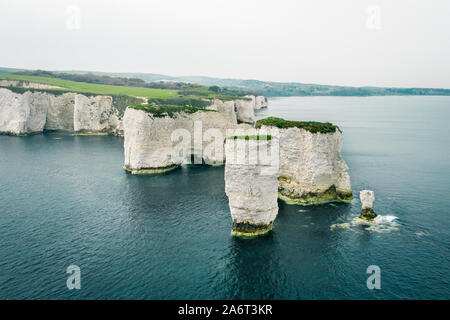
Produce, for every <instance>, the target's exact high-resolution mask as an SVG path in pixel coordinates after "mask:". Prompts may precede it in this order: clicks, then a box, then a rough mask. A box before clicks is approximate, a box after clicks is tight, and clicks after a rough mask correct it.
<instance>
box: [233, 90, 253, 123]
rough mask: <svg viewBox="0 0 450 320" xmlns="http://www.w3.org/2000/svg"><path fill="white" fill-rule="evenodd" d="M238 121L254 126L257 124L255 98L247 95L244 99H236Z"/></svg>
mask: <svg viewBox="0 0 450 320" xmlns="http://www.w3.org/2000/svg"><path fill="white" fill-rule="evenodd" d="M234 103H235V106H236V115H237V120H238V121H240V122H244V123H249V124H253V123H254V122H255V96H251V95H247V96H245V97H244V99H236V100H235V101H234Z"/></svg>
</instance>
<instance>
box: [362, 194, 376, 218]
mask: <svg viewBox="0 0 450 320" xmlns="http://www.w3.org/2000/svg"><path fill="white" fill-rule="evenodd" d="M359 198H360V199H361V206H362V208H361V213H360V214H359V218H361V219H364V220H367V221H373V219H375V218H376V217H377V214H376V213H375V212H374V211H373V202H374V200H375V193H374V192H373V191H371V190H362V191H361V192H360V193H359Z"/></svg>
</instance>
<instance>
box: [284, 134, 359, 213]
mask: <svg viewBox="0 0 450 320" xmlns="http://www.w3.org/2000/svg"><path fill="white" fill-rule="evenodd" d="M341 148H342V133H341V132H340V131H339V130H336V131H335V132H333V133H319V132H318V133H312V132H309V131H307V130H305V129H302V128H295V127H293V128H287V129H280V177H279V188H278V191H279V197H280V198H281V199H282V200H285V201H286V202H288V203H299V204H312V203H321V202H328V201H335V200H341V201H345V200H350V199H352V190H351V186H350V176H349V174H348V167H347V164H346V163H345V161H344V160H343V159H342V156H341Z"/></svg>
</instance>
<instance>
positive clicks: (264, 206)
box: [225, 139, 278, 236]
mask: <svg viewBox="0 0 450 320" xmlns="http://www.w3.org/2000/svg"><path fill="white" fill-rule="evenodd" d="M239 143H241V144H243V146H242V147H239V146H238V144H239ZM272 143H273V141H272V140H269V141H267V140H260V141H252V140H244V139H236V140H232V139H231V140H230V139H227V140H226V143H225V154H226V164H225V192H226V194H227V196H228V199H229V206H230V212H231V217H232V219H233V228H232V234H233V235H242V236H254V235H258V234H263V233H266V232H268V231H270V230H271V229H272V225H273V222H274V220H275V218H276V216H277V214H278V203H277V198H278V168H275V169H274V168H272V167H271V166H270V164H269V163H265V161H264V160H263V159H261V158H260V157H259V156H257V157H252V156H250V155H251V154H253V155H258V154H259V150H260V149H261V148H267V149H269V150H270V148H271V144H272ZM242 151H244V152H245V155H244V156H243V157H242V156H241V155H240V154H237V153H240V152H242ZM238 159H239V160H238Z"/></svg>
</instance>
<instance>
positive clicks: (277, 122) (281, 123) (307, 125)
mask: <svg viewBox="0 0 450 320" xmlns="http://www.w3.org/2000/svg"><path fill="white" fill-rule="evenodd" d="M263 125H264V126H271V127H277V128H280V129H286V128H301V129H305V130H307V131H309V132H311V133H332V132H336V129H337V130H339V131H340V129H339V127H338V126H335V125H333V124H331V123H329V122H316V121H290V120H284V119H282V118H276V117H269V118H265V119H261V120H258V121H256V125H255V128H257V129H258V128H261V127H262V126H263Z"/></svg>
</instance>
